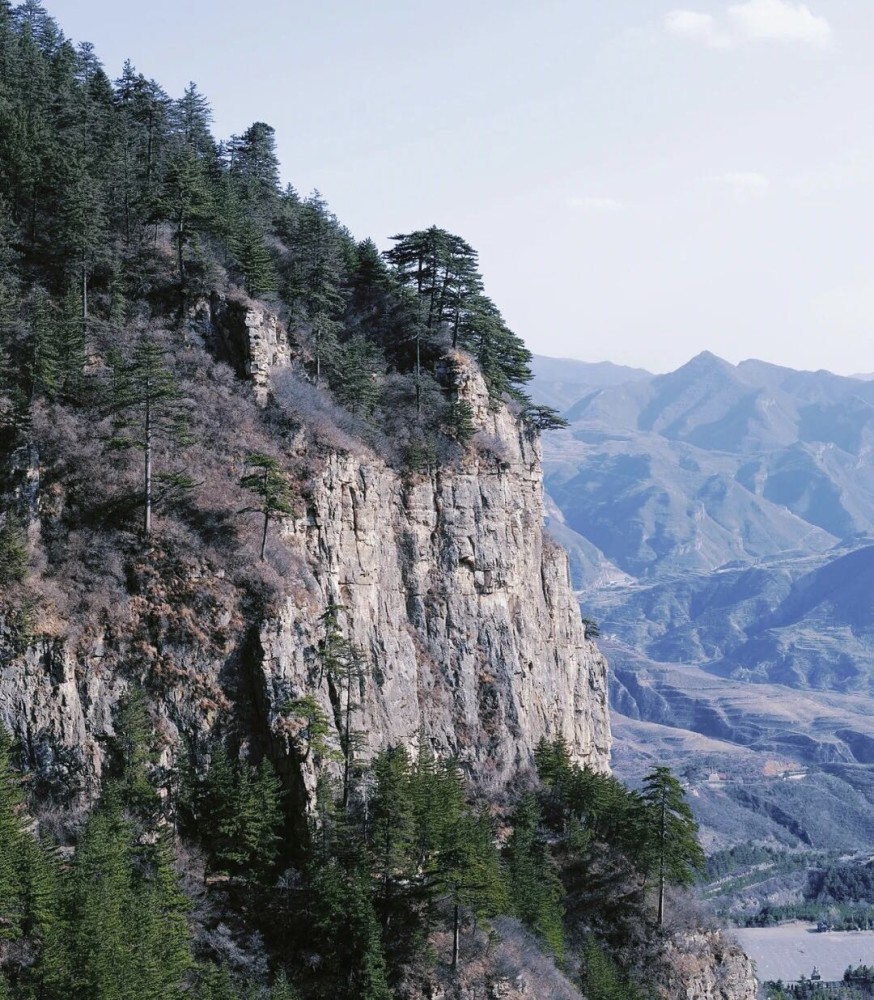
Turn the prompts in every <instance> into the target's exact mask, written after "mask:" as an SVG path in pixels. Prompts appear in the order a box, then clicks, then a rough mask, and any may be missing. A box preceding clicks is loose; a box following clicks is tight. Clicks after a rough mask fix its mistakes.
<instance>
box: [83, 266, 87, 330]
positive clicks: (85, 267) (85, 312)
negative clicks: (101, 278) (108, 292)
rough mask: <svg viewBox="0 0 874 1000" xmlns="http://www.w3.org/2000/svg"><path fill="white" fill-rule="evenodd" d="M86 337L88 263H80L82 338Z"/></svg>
mask: <svg viewBox="0 0 874 1000" xmlns="http://www.w3.org/2000/svg"><path fill="white" fill-rule="evenodd" d="M87 335H88V262H87V261H85V260H83V261H82V337H83V338H84V337H86V336H87Z"/></svg>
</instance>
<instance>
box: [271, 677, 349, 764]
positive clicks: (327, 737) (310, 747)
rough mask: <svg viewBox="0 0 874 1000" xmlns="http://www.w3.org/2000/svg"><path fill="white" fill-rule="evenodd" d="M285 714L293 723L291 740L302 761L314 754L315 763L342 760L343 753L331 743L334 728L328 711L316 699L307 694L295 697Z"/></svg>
mask: <svg viewBox="0 0 874 1000" xmlns="http://www.w3.org/2000/svg"><path fill="white" fill-rule="evenodd" d="M283 715H284V716H285V718H286V719H288V721H289V723H290V725H291V732H290V736H291V740H292V743H293V745H294V747H295V749H296V751H297V753H298V756H299V757H300V759H301V760H302V761H306V760H308V759H309V758H310V756H311V755H312V758H313V760H314V761H315V763H316V764H317V765H318V764H321V763H322V762H324V761H329V760H341V759H342V755H341V754H340V753H339V752H337V751H336V750H335V749H334V748H333V746H332V745H331V735H332V732H333V730H332V728H331V723H330V722H329V720H328V716H327V713H326V712H325V710H324V709H323V708H322V706H321V705H320V704H319V702H318V701H317V700H316V698H315V697H314V696H313V695H311V694H307V695H304V696H303V697H302V698H295V699H294V700H293V701H290V702H289V703H288V704H287V705H286V706H285V707H284V709H283Z"/></svg>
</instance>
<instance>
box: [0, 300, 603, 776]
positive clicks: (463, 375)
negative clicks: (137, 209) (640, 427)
mask: <svg viewBox="0 0 874 1000" xmlns="http://www.w3.org/2000/svg"><path fill="white" fill-rule="evenodd" d="M210 322H211V323H212V324H213V327H214V329H215V330H223V331H225V332H224V333H223V334H222V335H223V336H225V337H226V338H227V343H228V345H229V348H228V349H229V350H230V348H231V347H232V346H236V347H237V348H239V349H240V350H241V351H242V352H243V354H244V355H245V358H246V365H247V366H248V370H250V371H251V372H252V373H253V380H255V378H256V377H257V378H258V379H262V380H263V378H265V377H266V372H267V370H268V367H269V363H281V362H282V359H285V360H288V359H289V358H290V357H291V348H290V347H289V345H288V340H287V337H286V336H285V334H284V332H283V331H282V329H281V326H280V325H279V324H278V322H277V321H276V319H275V318H273V317H268V316H266V314H264V313H262V312H259V311H258V310H255V309H250V308H248V307H247V306H244V305H242V304H240V303H232V302H226V301H221V300H218V301H216V302H215V303H214V305H213V306H212V307H211V313H210ZM234 331H235V332H234ZM256 334H257V336H256ZM235 338H236V339H235ZM265 344H266V345H267V346H266V347H264V345H265ZM262 348H263V350H262ZM259 352H260V353H259ZM271 352H272V353H271ZM277 359H278V362H277ZM451 368H452V372H453V373H454V374H453V375H452V377H453V378H454V379H455V380H456V382H457V387H458V391H459V395H461V396H462V398H464V399H465V400H467V401H468V402H469V403H470V405H471V408H472V410H473V412H474V414H475V417H476V419H477V421H478V422H479V426H480V428H481V430H480V437H479V447H478V448H472V449H471V450H470V452H469V454H467V456H466V457H465V458H464V459H463V460H462V461H461V462H460V464H458V465H456V466H448V465H447V466H444V467H441V468H439V469H434V470H432V471H431V472H430V473H429V474H424V475H420V476H418V477H415V478H413V479H409V478H406V477H404V476H402V475H401V474H399V473H398V472H397V471H396V470H394V469H392V468H391V467H389V466H388V465H387V464H386V463H385V462H384V461H382V460H381V459H379V458H378V457H376V456H374V455H373V454H372V453H370V452H367V451H366V449H363V448H362V452H361V453H360V454H350V453H340V452H331V453H329V454H327V455H326V456H324V460H323V461H322V463H321V465H320V466H319V467H318V468H317V469H316V470H315V471H314V472H313V474H312V478H311V484H310V492H309V496H308V498H307V507H306V510H305V511H301V512H300V515H299V516H298V517H296V518H293V519H289V522H288V523H287V524H286V525H285V530H284V534H285V539H286V543H287V548H288V550H289V552H290V554H291V558H290V559H289V568H288V573H289V575H299V576H300V578H301V580H300V586H295V585H294V583H293V582H291V581H290V586H289V591H290V592H291V593H293V594H294V596H293V597H289V598H288V599H287V600H286V601H285V603H284V605H283V606H282V608H281V610H280V611H279V613H278V614H276V615H275V617H272V618H270V619H268V620H265V621H263V622H262V623H261V625H260V627H256V628H254V629H253V627H252V623H251V621H247V620H246V619H245V616H244V615H243V614H242V611H241V609H240V607H239V606H238V604H236V605H235V603H234V602H235V601H238V600H239V595H238V594H236V593H235V591H234V589H233V586H232V585H230V584H229V582H228V581H227V580H225V579H223V578H221V577H220V574H218V573H213V574H212V575H211V574H210V570H209V568H208V567H200V568H198V569H197V571H196V573H195V571H194V569H190V570H189V571H188V575H187V577H185V578H179V577H178V574H177V575H174V574H175V571H174V572H173V573H171V574H170V575H169V576H167V575H166V574H164V575H162V570H161V568H160V566H158V565H152V564H151V563H152V562H153V561H154V557H153V556H150V557H149V559H147V560H145V562H144V566H143V568H142V572H143V573H144V574H146V575H147V576H149V577H150V579H151V581H152V583H151V584H150V586H151V587H152V589H151V590H150V591H149V592H148V593H138V594H136V595H133V596H131V598H130V600H129V602H128V606H127V607H125V608H116V609H114V610H113V616H112V622H111V627H109V631H107V632H106V633H105V634H104V633H103V632H102V631H100V630H99V629H100V626H97V625H95V623H94V622H92V623H91V624H90V626H88V627H87V628H86V629H85V630H84V632H83V631H82V628H81V627H80V626H79V625H78V623H73V622H70V623H67V624H65V623H64V622H60V623H57V624H56V625H55V627H53V629H52V634H53V635H56V636H58V637H59V638H58V642H56V643H55V644H54V645H53V646H52V647H51V649H50V650H49V649H43V648H40V649H31V650H28V651H27V653H26V654H25V655H24V656H20V655H18V654H16V653H15V651H14V650H12V649H10V648H8V647H7V650H6V653H5V654H4V658H3V668H2V670H0V719H3V721H5V722H6V723H7V724H8V725H10V726H11V727H12V728H13V729H14V730H15V732H16V733H17V734H18V736H19V737H20V739H21V743H22V745H23V746H24V747H25V749H26V751H27V754H28V759H29V763H30V764H31V765H32V766H34V767H35V766H37V764H38V762H39V761H38V757H39V754H38V753H37V750H36V749H35V748H37V747H41V746H44V747H51V748H53V749H52V751H51V754H50V755H49V756H51V755H54V757H56V758H57V759H59V760H60V759H66V757H68V756H69V757H72V758H75V759H76V761H77V764H76V766H77V767H78V768H79V769H80V771H81V775H82V782H83V783H84V785H85V786H86V787H87V788H88V789H89V790H90V793H91V794H93V792H94V791H95V790H96V788H97V786H98V784H99V775H100V771H101V755H102V745H103V740H102V737H103V736H105V735H107V734H109V733H111V719H112V712H113V708H114V706H115V704H116V703H117V701H118V699H119V697H120V696H121V694H122V693H123V691H124V689H125V687H126V683H127V681H126V679H125V678H128V677H131V676H136V677H144V678H149V689H150V691H151V692H152V697H153V699H154V716H155V721H156V723H157V724H158V726H159V729H160V731H161V733H162V735H163V740H164V744H165V755H166V756H165V760H166V761H167V762H168V763H169V757H170V756H171V755H172V752H173V748H174V747H175V746H176V745H177V744H178V734H179V732H180V731H183V732H187V733H189V734H190V735H198V734H204V733H206V732H208V731H209V730H210V729H211V728H212V727H213V726H214V725H215V723H216V720H217V719H218V718H220V717H221V718H224V719H225V720H228V719H230V720H231V725H232V726H233V727H234V728H235V730H236V731H237V733H238V735H239V737H240V742H241V743H244V744H245V743H256V744H258V745H259V746H260V747H261V748H262V749H267V750H269V751H270V752H271V753H272V755H273V757H274V759H275V760H276V762H277V763H278V764H279V765H280V766H281V768H282V769H283V771H284V773H285V774H286V775H287V777H288V779H289V780H292V781H296V780H298V779H297V778H296V777H295V771H296V765H297V764H298V763H299V761H298V759H297V757H298V756H299V755H295V754H294V753H293V752H292V750H293V746H292V741H290V740H289V738H288V727H287V723H288V721H289V720H288V718H287V707H288V703H289V701H290V699H293V698H295V697H299V696H300V695H302V694H303V693H304V692H311V693H314V694H315V695H316V697H318V698H319V699H320V701H321V702H322V704H323V706H324V708H325V710H326V712H327V714H328V716H329V718H330V717H332V711H333V710H332V704H331V698H330V691H329V685H328V681H327V678H325V677H324V676H322V671H321V670H320V663H319V660H318V656H317V648H318V643H319V641H320V639H321V638H322V636H323V629H322V625H321V623H320V621H319V618H320V615H321V614H322V613H323V612H324V610H325V607H326V606H327V603H328V600H329V598H332V597H333V598H334V599H335V600H337V601H338V602H339V603H340V604H342V605H343V606H344V608H345V610H344V611H343V613H342V617H343V621H342V624H343V627H344V631H345V632H346V633H347V635H348V637H349V638H350V639H352V640H353V641H354V642H355V643H357V644H358V645H359V646H360V647H361V648H362V649H363V650H364V651H365V654H366V658H367V661H368V668H367V676H366V678H365V679H364V681H363V682H362V688H361V692H360V696H359V697H358V699H357V700H358V701H359V702H360V704H361V709H360V711H359V712H357V713H356V718H355V721H354V724H355V728H356V729H358V730H362V731H364V732H366V734H367V741H368V744H369V747H370V749H371V750H375V749H376V748H378V747H381V746H385V745H386V744H388V743H396V742H405V743H407V744H413V743H415V742H416V741H417V739H418V737H419V734H423V735H424V737H425V739H426V740H428V741H429V742H430V743H431V744H432V746H433V747H434V748H435V749H436V750H437V751H438V752H443V753H454V754H457V755H458V756H459V758H460V760H461V761H462V762H463V764H465V765H467V766H469V768H470V770H471V771H472V772H475V773H476V776H477V780H478V781H479V782H480V783H481V785H482V786H483V787H484V788H489V787H490V786H494V787H497V786H502V785H504V784H506V783H507V782H508V781H509V780H511V779H512V778H513V777H514V776H515V775H516V774H517V772H518V769H519V768H524V767H525V766H527V765H529V764H530V763H531V760H532V756H533V751H534V748H535V746H536V744H537V742H538V740H539V739H540V738H541V737H542V736H547V737H549V738H553V737H556V736H558V735H562V736H563V737H564V738H565V739H566V740H567V742H568V745H569V747H570V749H571V752H572V753H573V755H574V758H575V759H576V760H578V761H579V762H581V763H588V764H590V765H591V766H592V767H594V768H598V769H605V768H606V767H607V766H608V756H609V748H610V732H609V721H608V713H607V688H606V662H605V661H604V659H603V657H602V656H601V655H600V653H599V652H598V649H597V647H596V646H595V645H594V644H593V643H592V642H590V641H587V640H586V638H585V636H584V633H583V627H582V624H581V621H580V614H579V610H578V607H577V604H576V601H575V599H574V595H573V593H572V590H571V587H570V581H569V576H568V567H567V559H566V556H565V554H564V552H563V551H562V550H560V549H558V548H557V547H556V546H555V545H554V543H552V542H550V541H549V540H548V539H546V538H545V536H544V533H543V526H542V525H543V492H542V473H541V466H540V448H539V443H538V441H537V440H536V438H535V437H533V436H530V435H529V434H528V433H527V432H526V430H525V428H524V426H523V425H522V424H521V423H520V422H519V421H518V420H517V419H516V418H515V417H514V416H513V414H511V413H510V412H509V411H508V410H507V409H506V408H505V407H503V406H499V407H497V408H495V407H493V406H492V405H491V403H490V401H489V398H488V393H487V391H486V387H485V384H484V382H483V380H482V378H481V376H480V375H479V373H478V372H477V371H476V369H475V368H474V367H473V366H472V365H470V364H467V363H466V362H465V361H464V358H463V357H462V356H461V355H459V356H457V357H456V358H455V359H454V360H453V361H452V365H451ZM262 385H263V381H262ZM302 447H303V446H302ZM311 457H312V456H310V458H311ZM147 589H148V588H147ZM195 607H197V611H195V610H194V608H195ZM125 615H127V618H125V617H124V616H125ZM174 621H176V622H177V623H181V625H184V628H177V627H175V626H174V627H173V628H166V627H165V626H163V625H161V623H162V622H164V623H166V622H170V623H171V624H172V623H173V622H174ZM156 626H157V627H156ZM89 629H90V631H89ZM95 629H97V631H95ZM77 631H78V632H79V635H78V637H77V638H76V639H75V641H74V640H73V638H72V636H73V634H74V633H75V632H77ZM109 632H112V633H113V634H112V637H111V638H110V637H109ZM67 636H70V638H68V639H67V642H66V644H65V642H64V639H65V637H67ZM135 636H136V638H134V637H135ZM186 636H187V638H186ZM41 752H42V751H41ZM43 756H45V754H43ZM53 759H54V758H53ZM303 771H304V773H303V778H304V782H305V784H306V785H307V786H309V787H310V788H311V787H312V782H313V779H314V775H313V774H312V772H311V771H310V770H308V769H307V767H304V769H303Z"/></svg>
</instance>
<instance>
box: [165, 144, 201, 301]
mask: <svg viewBox="0 0 874 1000" xmlns="http://www.w3.org/2000/svg"><path fill="white" fill-rule="evenodd" d="M157 214H158V217H159V218H162V219H166V220H168V221H169V222H171V223H172V224H173V226H174V227H175V229H176V233H175V236H174V242H175V243H176V267H177V272H178V275H179V286H180V288H181V289H182V291H183V293H184V292H185V289H186V287H187V271H186V250H187V249H188V247H189V245H190V243H191V240H192V237H193V235H194V234H195V233H196V232H197V231H198V230H200V229H202V228H203V227H204V226H205V225H206V224H207V223H208V222H209V221H210V220H211V218H212V214H213V198H212V192H211V190H210V187H209V182H208V175H207V172H206V167H205V165H204V162H203V160H201V159H199V158H198V155H197V152H196V151H195V149H193V148H192V146H191V145H188V144H185V145H182V146H181V147H180V148H179V149H177V150H176V151H175V152H174V153H173V154H172V156H171V157H170V158H169V159H168V162H167V166H166V169H165V171H164V178H163V185H162V188H161V192H160V194H159V198H158V202H157Z"/></svg>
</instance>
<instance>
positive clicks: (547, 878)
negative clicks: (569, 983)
mask: <svg viewBox="0 0 874 1000" xmlns="http://www.w3.org/2000/svg"><path fill="white" fill-rule="evenodd" d="M540 822H541V815H540V808H539V806H538V805H537V800H536V799H535V797H534V796H533V795H531V794H526V795H525V796H523V798H522V801H521V802H520V803H519V805H518V806H517V807H516V810H515V812H514V813H513V818H512V820H511V823H512V827H513V832H512V834H511V835H510V837H509V840H508V841H507V885H508V887H509V891H510V902H511V905H512V907H513V911H514V912H515V914H516V916H517V917H519V919H520V920H521V921H522V922H523V923H524V924H526V925H527V926H528V927H530V928H531V930H533V931H534V933H535V934H537V935H538V936H539V937H540V938H541V939H542V940H543V941H544V943H545V944H546V945H547V947H548V948H549V949H550V951H552V953H553V954H554V955H556V956H557V957H558V958H559V959H561V958H562V957H563V956H564V929H563V926H562V915H563V911H562V905H561V900H562V896H563V894H564V893H563V889H562V885H561V881H560V879H559V877H558V874H557V871H556V867H555V862H554V861H553V859H552V856H551V854H550V853H549V850H548V848H547V846H546V843H545V842H544V840H543V839H542V837H541V836H540V835H539V826H540Z"/></svg>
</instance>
